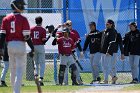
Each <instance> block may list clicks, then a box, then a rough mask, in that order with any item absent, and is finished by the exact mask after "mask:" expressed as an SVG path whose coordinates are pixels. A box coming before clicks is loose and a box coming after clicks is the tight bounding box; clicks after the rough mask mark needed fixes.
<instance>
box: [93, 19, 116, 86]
mask: <svg viewBox="0 0 140 93" xmlns="http://www.w3.org/2000/svg"><path fill="white" fill-rule="evenodd" d="M90 37H91V38H101V46H100V48H101V50H100V52H101V64H102V70H103V75H104V81H103V83H104V84H108V76H109V74H110V73H111V67H112V65H111V59H112V57H113V53H115V51H114V48H115V42H116V37H117V31H116V30H115V28H114V21H113V20H111V19H108V20H107V22H106V29H105V30H104V31H102V32H100V33H97V34H96V33H91V34H90Z"/></svg>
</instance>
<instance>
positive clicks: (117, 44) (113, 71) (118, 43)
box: [110, 33, 125, 84]
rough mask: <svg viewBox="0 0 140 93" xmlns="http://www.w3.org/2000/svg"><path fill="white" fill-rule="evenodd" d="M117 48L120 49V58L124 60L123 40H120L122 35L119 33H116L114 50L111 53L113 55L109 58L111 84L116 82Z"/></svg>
mask: <svg viewBox="0 0 140 93" xmlns="http://www.w3.org/2000/svg"><path fill="white" fill-rule="evenodd" d="M118 48H120V51H121V60H124V59H125V57H124V48H123V42H122V37H121V34H120V33H117V39H116V42H115V48H114V50H115V52H114V53H113V57H112V59H111V66H112V69H111V73H110V75H111V77H112V84H116V81H117V79H118V77H117V74H116V73H117V70H116V62H117V56H118Z"/></svg>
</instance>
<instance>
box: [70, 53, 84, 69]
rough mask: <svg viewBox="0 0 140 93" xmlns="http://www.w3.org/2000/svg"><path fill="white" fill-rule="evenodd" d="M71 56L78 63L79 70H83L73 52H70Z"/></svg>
mask: <svg viewBox="0 0 140 93" xmlns="http://www.w3.org/2000/svg"><path fill="white" fill-rule="evenodd" d="M72 56H73V58H74V60H75V61H76V63H77V64H78V66H79V68H80V69H81V70H83V67H82V66H81V64H80V63H79V61H78V60H77V59H76V56H75V54H74V53H72Z"/></svg>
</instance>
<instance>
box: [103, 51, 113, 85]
mask: <svg viewBox="0 0 140 93" xmlns="http://www.w3.org/2000/svg"><path fill="white" fill-rule="evenodd" d="M101 62H102V70H103V74H104V83H105V84H108V76H109V74H110V72H109V71H110V68H111V67H110V62H111V56H107V55H106V54H102V58H101Z"/></svg>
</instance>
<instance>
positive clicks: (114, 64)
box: [110, 53, 118, 84]
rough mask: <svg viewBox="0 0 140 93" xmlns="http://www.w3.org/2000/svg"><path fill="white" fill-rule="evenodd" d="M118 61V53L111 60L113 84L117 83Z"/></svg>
mask: <svg viewBox="0 0 140 93" xmlns="http://www.w3.org/2000/svg"><path fill="white" fill-rule="evenodd" d="M116 61H117V53H114V54H113V57H112V59H111V73H110V75H111V77H112V84H115V83H116V81H117V79H118V78H117V71H116Z"/></svg>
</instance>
